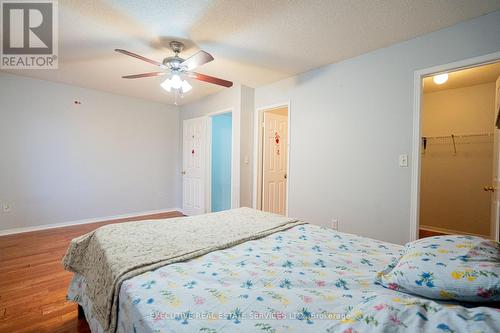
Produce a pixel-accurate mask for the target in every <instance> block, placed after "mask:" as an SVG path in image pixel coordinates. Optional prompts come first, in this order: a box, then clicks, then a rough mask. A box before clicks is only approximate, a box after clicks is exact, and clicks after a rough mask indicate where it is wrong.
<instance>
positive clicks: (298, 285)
mask: <svg viewBox="0 0 500 333" xmlns="http://www.w3.org/2000/svg"><path fill="white" fill-rule="evenodd" d="M401 250H402V247H401V246H398V245H394V244H389V243H384V242H380V241H376V240H373V239H368V238H364V237H360V236H356V235H351V234H345V233H340V232H336V231H333V230H331V229H326V228H321V227H318V226H314V225H302V226H297V227H295V228H293V229H290V230H287V231H284V232H280V233H276V234H273V235H270V236H267V237H265V238H262V239H259V240H255V241H249V242H246V243H243V244H240V245H237V246H235V247H232V248H229V249H225V250H220V251H216V252H212V253H209V254H206V255H204V256H202V257H199V258H196V259H192V260H190V261H187V262H183V263H176V264H172V265H169V266H165V267H161V268H159V269H156V270H154V271H151V272H147V273H144V274H141V275H139V276H136V277H134V278H132V279H129V280H127V281H125V282H124V283H123V285H122V287H121V290H120V295H119V315H118V332H136V333H137V332H148V333H149V332H151V333H153V332H155V333H160V332H165V333H167V332H205V333H218V332H231V333H232V332H270V333H278V332H297V333H300V332H315V333H316V332H346V333H354V332H368V331H369V332H424V331H425V332H449V333H452V332H499V331H500V312H499V311H498V310H497V309H494V308H488V307H484V306H482V307H476V308H465V307H462V306H459V305H454V304H447V303H443V302H441V303H437V302H434V301H431V300H427V299H423V298H418V297H414V296H411V295H407V294H403V293H400V292H397V291H393V290H389V289H386V288H384V287H382V286H380V285H377V284H375V283H374V280H375V276H376V273H377V272H378V271H381V270H382V269H384V268H385V267H386V266H387V265H388V264H389V263H391V262H392V261H393V260H394V259H395V258H396V257H398V256H399V253H400V251H401ZM68 297H69V298H70V299H73V300H76V301H78V302H79V303H80V304H82V305H83V306H84V308H88V307H89V306H90V301H89V299H88V298H86V297H85V281H84V280H83V278H82V277H81V276H78V275H75V278H74V280H73V283H72V285H71V286H70V290H69V294H68ZM88 321H89V324H90V326H91V329H92V331H93V332H102V329H101V327H100V326H99V324H98V322H97V321H96V320H93V318H88Z"/></svg>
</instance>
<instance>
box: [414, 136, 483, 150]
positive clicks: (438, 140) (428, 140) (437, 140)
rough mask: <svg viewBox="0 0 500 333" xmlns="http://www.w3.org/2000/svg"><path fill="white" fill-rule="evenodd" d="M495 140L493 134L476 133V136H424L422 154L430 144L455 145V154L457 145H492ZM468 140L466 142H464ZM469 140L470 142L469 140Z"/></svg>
mask: <svg viewBox="0 0 500 333" xmlns="http://www.w3.org/2000/svg"><path fill="white" fill-rule="evenodd" d="M482 138H486V139H488V140H471V139H482ZM489 138H491V139H492V138H493V133H492V132H488V133H475V134H459V135H456V134H450V135H441V136H422V148H423V150H422V153H425V151H426V150H427V146H428V145H429V144H431V145H432V144H453V153H454V154H456V153H457V145H468V144H481V143H491V142H492V140H489ZM463 139H466V140H463ZM467 139H469V140H467Z"/></svg>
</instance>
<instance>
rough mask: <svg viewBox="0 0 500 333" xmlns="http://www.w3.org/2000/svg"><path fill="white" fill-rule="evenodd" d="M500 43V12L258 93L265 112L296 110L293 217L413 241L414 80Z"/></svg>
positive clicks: (257, 101) (293, 125) (493, 49)
mask: <svg viewBox="0 0 500 333" xmlns="http://www.w3.org/2000/svg"><path fill="white" fill-rule="evenodd" d="M499 36H500V11H497V12H494V13H492V14H489V15H485V16H482V17H479V18H477V19H474V20H471V21H468V22H464V23H461V24H458V25H455V26H452V27H450V28H446V29H443V30H440V31H437V32H434V33H431V34H427V35H424V36H422V37H419V38H416V39H412V40H409V41H406V42H403V43H399V44H396V45H393V46H390V47H387V48H383V49H379V50H376V51H374V52H371V53H368V54H365V55H361V56H359V57H356V58H352V59H349V60H346V61H343V62H340V63H337V64H332V65H329V66H326V67H323V68H320V69H317V70H313V71H310V72H307V73H304V74H302V75H299V76H296V77H293V78H289V79H286V80H283V81H280V82H278V83H275V84H272V85H269V86H264V87H260V88H257V89H256V90H255V107H264V106H266V105H269V104H277V103H281V102H283V101H286V100H288V99H290V101H291V107H290V117H291V128H290V131H291V140H290V145H291V153H290V182H289V186H290V190H289V194H290V195H289V215H290V216H297V217H302V218H304V219H306V220H307V221H309V222H312V223H316V224H320V225H325V226H328V225H330V221H331V219H332V218H339V219H340V230H341V231H346V232H352V233H357V234H361V235H365V236H369V237H374V238H378V239H382V240H386V241H390V242H395V243H404V242H406V241H408V240H409V237H410V173H411V168H400V167H399V166H398V155H399V154H400V153H403V152H405V153H408V154H409V156H411V135H412V112H413V91H414V87H413V75H414V71H415V70H418V69H422V68H427V67H431V66H435V65H438V64H444V63H449V62H453V61H457V60H461V59H466V58H470V57H475V56H479V55H484V54H488V53H492V52H496V51H500V38H499ZM353 42H355V41H353ZM332 47H335V45H332ZM410 165H411V161H410ZM411 166H412V167H414V166H413V165H411Z"/></svg>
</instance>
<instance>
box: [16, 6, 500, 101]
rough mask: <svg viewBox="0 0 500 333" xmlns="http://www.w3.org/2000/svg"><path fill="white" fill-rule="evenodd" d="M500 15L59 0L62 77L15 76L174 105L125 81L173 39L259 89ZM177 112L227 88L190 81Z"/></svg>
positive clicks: (48, 73)
mask: <svg viewBox="0 0 500 333" xmlns="http://www.w3.org/2000/svg"><path fill="white" fill-rule="evenodd" d="M499 8H500V0H437V1H436V0H329V1H328V0H323V1H320V0H302V1H298V0H289V1H287V0H274V1H272V0H253V1H252V0H231V1H216V0H207V1H195V0H173V1H172V0H168V1H165V0H152V1H133V0H120V1H119V0H108V1H105V0H59V32H60V36H59V37H60V40H59V47H60V51H59V54H60V57H59V59H60V60H59V70H36V71H34V70H33V71H25V70H23V71H20V70H18V71H11V72H15V73H16V74H19V75H27V76H31V77H36V78H42V79H46V80H53V81H59V82H65V83H70V84H74V85H78V86H83V87H88V88H94V89H100V90H105V91H109V92H113V93H118V94H123V95H129V96H135V97H140V98H145V99H149V100H154V101H159V102H163V103H169V104H172V103H173V98H172V95H171V94H168V93H166V92H164V91H163V90H162V89H161V88H160V85H159V84H160V83H161V80H162V78H146V79H137V80H124V79H121V78H120V77H121V76H122V75H125V74H135V73H142V72H148V71H154V70H155V67H154V66H151V65H148V64H147V63H142V62H141V61H139V60H135V59H133V58H129V57H126V56H123V55H120V54H118V53H115V52H113V49H114V48H123V49H127V50H130V51H132V52H136V53H139V54H142V55H144V56H146V57H150V58H152V59H156V60H161V59H163V58H164V57H166V56H169V55H170V54H171V53H170V51H169V49H168V48H166V46H167V44H168V41H170V40H172V39H176V40H181V41H184V42H185V43H186V44H187V46H188V48H187V49H186V50H185V52H183V53H182V54H181V56H183V57H188V56H189V55H191V54H193V53H194V52H196V51H197V50H198V49H200V48H201V49H204V50H206V51H208V52H210V53H211V54H212V55H213V56H214V57H215V61H213V62H212V63H210V64H207V65H205V66H203V67H200V68H199V69H198V70H199V72H201V73H204V74H209V75H215V76H218V77H221V78H224V79H228V80H232V81H234V82H236V83H242V84H244V85H247V86H250V87H257V86H261V85H265V84H269V83H272V82H275V81H277V80H280V79H283V78H286V77H289V76H292V75H294V74H298V73H301V72H304V71H307V70H310V69H313V68H316V67H320V66H323V65H326V64H330V63H334V62H338V61H340V60H343V59H347V58H350V57H353V56H356V55H359V54H362V53H366V52H369V51H371V50H374V49H377V48H381V47H384V46H388V45H390V44H393V43H397V42H400V41H403V40H407V39H411V38H413V37H416V36H419V35H422V34H425V33H428V32H432V31H435V30H438V29H441V28H444V27H447V26H450V25H453V24H455V23H458V22H460V21H464V20H468V19H471V18H474V17H477V16H480V15H483V14H486V13H489V12H492V11H495V10H497V9H499ZM191 83H192V84H193V91H192V92H191V93H190V94H189V95H188V96H186V97H185V99H184V100H183V101H181V103H186V102H190V101H194V100H196V99H199V98H201V97H203V96H206V95H208V94H211V93H215V92H218V91H220V90H222V89H225V88H219V87H217V86H213V85H210V84H208V83H198V82H193V80H191Z"/></svg>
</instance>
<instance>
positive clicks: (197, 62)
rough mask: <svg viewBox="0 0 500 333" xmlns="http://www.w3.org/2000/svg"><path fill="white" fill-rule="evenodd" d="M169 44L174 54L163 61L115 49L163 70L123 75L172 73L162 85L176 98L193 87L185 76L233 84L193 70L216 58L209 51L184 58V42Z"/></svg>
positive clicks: (137, 75) (127, 76) (127, 77)
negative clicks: (181, 55) (182, 56)
mask: <svg viewBox="0 0 500 333" xmlns="http://www.w3.org/2000/svg"><path fill="white" fill-rule="evenodd" d="M169 45H170V48H171V49H172V51H173V52H174V55H173V56H171V57H167V58H165V59H163V61H162V62H161V63H160V62H158V61H155V60H152V59H149V58H146V57H143V56H141V55H139V54H136V53H133V52H130V51H126V50H122V49H115V51H116V52H119V53H122V54H124V55H127V56H130V57H134V58H136V59H139V60H142V61H145V62H147V63H150V64H152V65H155V66H157V67H159V68H160V69H161V70H162V71H161V72H151V73H142V74H134V75H125V76H122V78H124V79H139V78H145V77H154V76H163V75H168V74H171V76H170V77H168V78H167V79H166V80H165V81H163V82H162V83H161V84H160V86H161V87H162V88H163V89H165V90H166V91H168V92H174V93H175V97H176V99H177V96H178V95H180V97H182V96H183V95H184V94H186V93H188V92H189V91H191V89H192V88H193V87H192V86H191V84H189V82H188V81H187V80H186V79H184V77H188V78H192V79H195V80H199V81H203V82H208V83H212V84H216V85H219V86H223V87H226V88H229V87H231V86H232V85H233V83H232V82H230V81H226V80H223V79H219V78H217V77H213V76H209V75H205V74H201V73H196V72H192V70H193V69H195V68H197V67H199V66H201V65H204V64H206V63H208V62H210V61H212V60H214V57H212V55H211V54H209V53H208V52H205V51H203V50H201V51H198V52H197V53H195V54H194V55H192V56H191V57H189V58H187V59H183V58H181V57H179V53H181V52H182V50H183V49H184V44H182V43H181V42H178V41H171V42H170V44H169Z"/></svg>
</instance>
